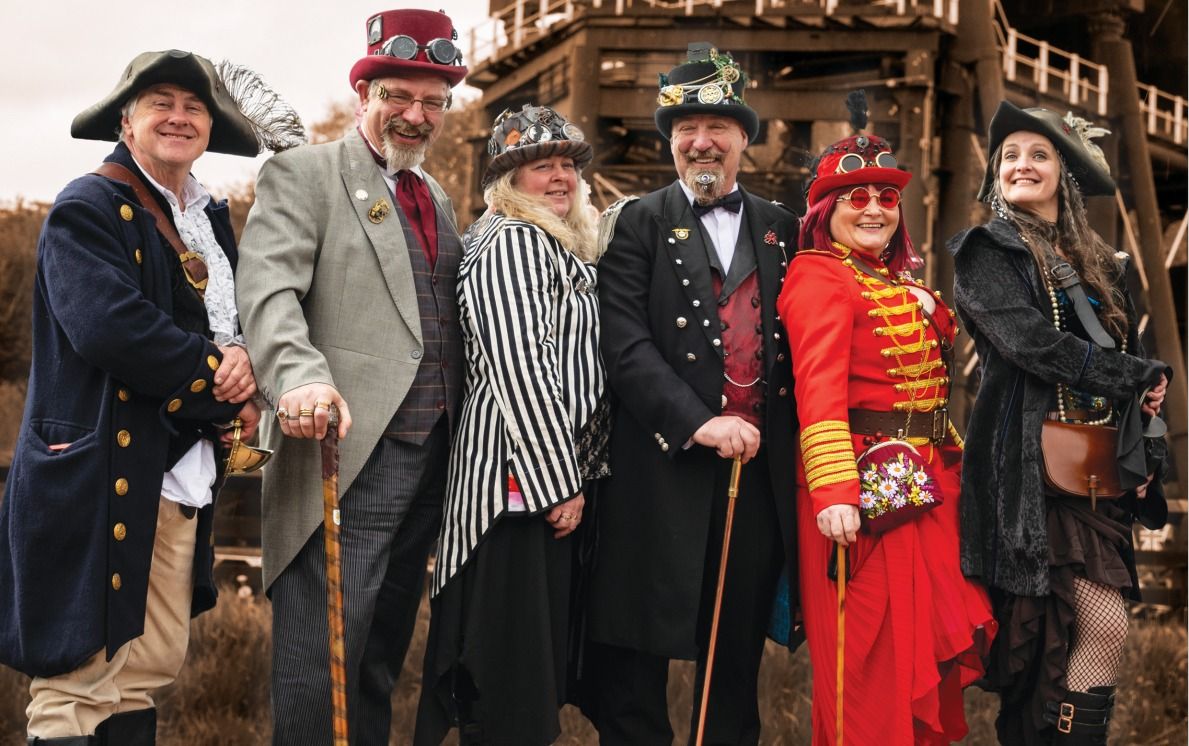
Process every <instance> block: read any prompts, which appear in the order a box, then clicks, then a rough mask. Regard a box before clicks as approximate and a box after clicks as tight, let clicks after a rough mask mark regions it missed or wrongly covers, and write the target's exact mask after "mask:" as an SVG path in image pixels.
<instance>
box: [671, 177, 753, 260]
mask: <svg viewBox="0 0 1189 746" xmlns="http://www.w3.org/2000/svg"><path fill="white" fill-rule="evenodd" d="M677 183H678V184H680V185H681V191H683V192H685V198H686V199H688V200H689V203H690V205H691V206H692V205H693V204H694V193H693V191H691V190H690V188H689V187H687V186H686V185H685V182H682V181H678V182H677ZM738 190H739V185H738V184H735V188H734V189H732V190H731V191H730V192H728V194H731V193H734V192H736V191H738ZM723 196H724V197H725V196H726V195H725V194H724V195H723ZM701 220H702V227H703V228H705V229H706V235H708V236H710V243H712V244H714V253H716V254H718V262H719V264H721V265H722V271H723V276H724V277H725V276H726V274H727V273H728V272H730V271H731V260H732V259H733V258H734V257H735V244H736V243H737V242H738V241H739V228H740V226H742V225H743V205H739V212H731V211H730V210H724V209H723V208H721V207H718V208H715V209H713V210H710V211H709V212H707V213H705V214H703V215H702V218H701Z"/></svg>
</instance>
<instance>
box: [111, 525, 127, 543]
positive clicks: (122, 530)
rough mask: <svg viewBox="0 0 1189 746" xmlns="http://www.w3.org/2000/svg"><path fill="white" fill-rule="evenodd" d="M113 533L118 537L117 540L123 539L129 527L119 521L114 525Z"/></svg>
mask: <svg viewBox="0 0 1189 746" xmlns="http://www.w3.org/2000/svg"><path fill="white" fill-rule="evenodd" d="M111 535H112V536H114V537H116V541H123V540H124V537H126V536H127V535H128V527H127V526H125V525H124V524H122V523H117V524H116V525H114V526H112V529H111Z"/></svg>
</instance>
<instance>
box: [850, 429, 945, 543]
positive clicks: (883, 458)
mask: <svg viewBox="0 0 1189 746" xmlns="http://www.w3.org/2000/svg"><path fill="white" fill-rule="evenodd" d="M856 465H857V466H858V468H859V512H861V513H862V515H863V530H864V531H866V532H867V533H870V534H876V535H878V534H882V533H884V532H885V531H890V530H891V529H893V528H896V527H897V526H899V525H901V524H903V523H906V522H908V521H910V520H912V519H914V518H916V517H917V516H920V515H922V514H924V513H927V512H928V511H930V510H933V509H934V508H936V507H937V506H938V505H941V503H942V499H941V490H940V489H939V488H938V487H937V482H936V481H935V480H934V479H933V476H932V475H931V474H930V473H929V468H928V465H927V464H926V463H925V459H924V458H923V457H922V456H921V452H920V451H918V450H917V449H916V448H915V447H913V445H912V444H911V443H908V442H907V441H903V440H885V441H883V442H881V443H876V444H875V445H873V446H871V447H870V448H868V449H867V450H865V451H863V453H862V454H861V455H860V456H859V458H858V460H857V464H856Z"/></svg>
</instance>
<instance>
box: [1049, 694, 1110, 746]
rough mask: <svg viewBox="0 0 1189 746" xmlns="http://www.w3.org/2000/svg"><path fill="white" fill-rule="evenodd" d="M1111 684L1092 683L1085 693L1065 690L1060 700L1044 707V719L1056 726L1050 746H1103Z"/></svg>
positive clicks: (1108, 725) (1106, 728)
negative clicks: (1062, 698) (1062, 699)
mask: <svg viewBox="0 0 1189 746" xmlns="http://www.w3.org/2000/svg"><path fill="white" fill-rule="evenodd" d="M1114 707H1115V687H1113V686H1092V687H1090V691H1088V692H1069V694H1067V695H1066V696H1065V701H1063V702H1049V703H1048V704H1047V705H1046V706H1045V720H1047V721H1048V722H1050V723H1052V724H1053V725H1055V726H1056V732H1055V733H1054V734H1053V746H1106V736H1107V731H1108V730H1109V729H1110V725H1111V712H1112V710H1113V709H1114Z"/></svg>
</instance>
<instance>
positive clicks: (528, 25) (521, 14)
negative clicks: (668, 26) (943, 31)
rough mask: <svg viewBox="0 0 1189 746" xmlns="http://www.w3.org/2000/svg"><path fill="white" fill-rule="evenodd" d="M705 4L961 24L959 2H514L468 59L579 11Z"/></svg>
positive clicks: (732, 10) (529, 38)
mask: <svg viewBox="0 0 1189 746" xmlns="http://www.w3.org/2000/svg"><path fill="white" fill-rule="evenodd" d="M702 7H707V8H712V9H714V10H715V11H720V12H722V13H724V14H730V15H741V16H752V15H755V16H765V15H774V14H780V15H785V14H787V13H788V12H789V11H790V10H796V9H805V10H809V11H812V10H813V9H816V10H817V11H818V12H820V13H821V14H822V15H826V16H833V15H839V16H842V15H856V14H861V13H862V11H864V10H875V9H878V10H880V12H882V13H888V14H895V15H901V16H907V15H914V16H919V15H932V16H934V17H935V18H938V19H940V20H943V21H945V22H946V23H950V24H956V23H957V22H958V0H516V2H515V3H513V4H511V5H509V6H508V7H507V8H504V9H503V10H501V11H500V12H499V13H497V14H495V15H493V16H491V17H489V18H487V19H485V20H483V21H481V22H479V23H478V24H476V25H475V26H474V27H472V28H471V29H470V31H468V32H467V55H466V57H467V62H468V64H470V65H471V66H475V65H480V64H482V63H484V62H486V61H488V60H491V59H494V58H496V57H497V56H499V54H500V52H501V51H503V50H505V49H509V50H515V49H520V48H521V47H523V46H525V45H526V44H530V43H532V42H533V41H535V40H536V39H538V38H541V37H543V36H546V35H547V34H549V32H550V31H551V30H552V29H553V28H554V26H555V25H557V24H559V23H569V22H570V21H573V20H574V16H575V14H576V12H578V11H579V10H580V9H585V8H589V9H590V10H591V11H592V12H598V13H599V14H604V15H606V14H613V15H617V16H622V15H627V14H630V13H631V12H633V11H637V12H641V11H644V10H647V11H648V12H659V13H670V14H673V15H686V16H691V15H693V14H694V12H695V9H696V8H702Z"/></svg>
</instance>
